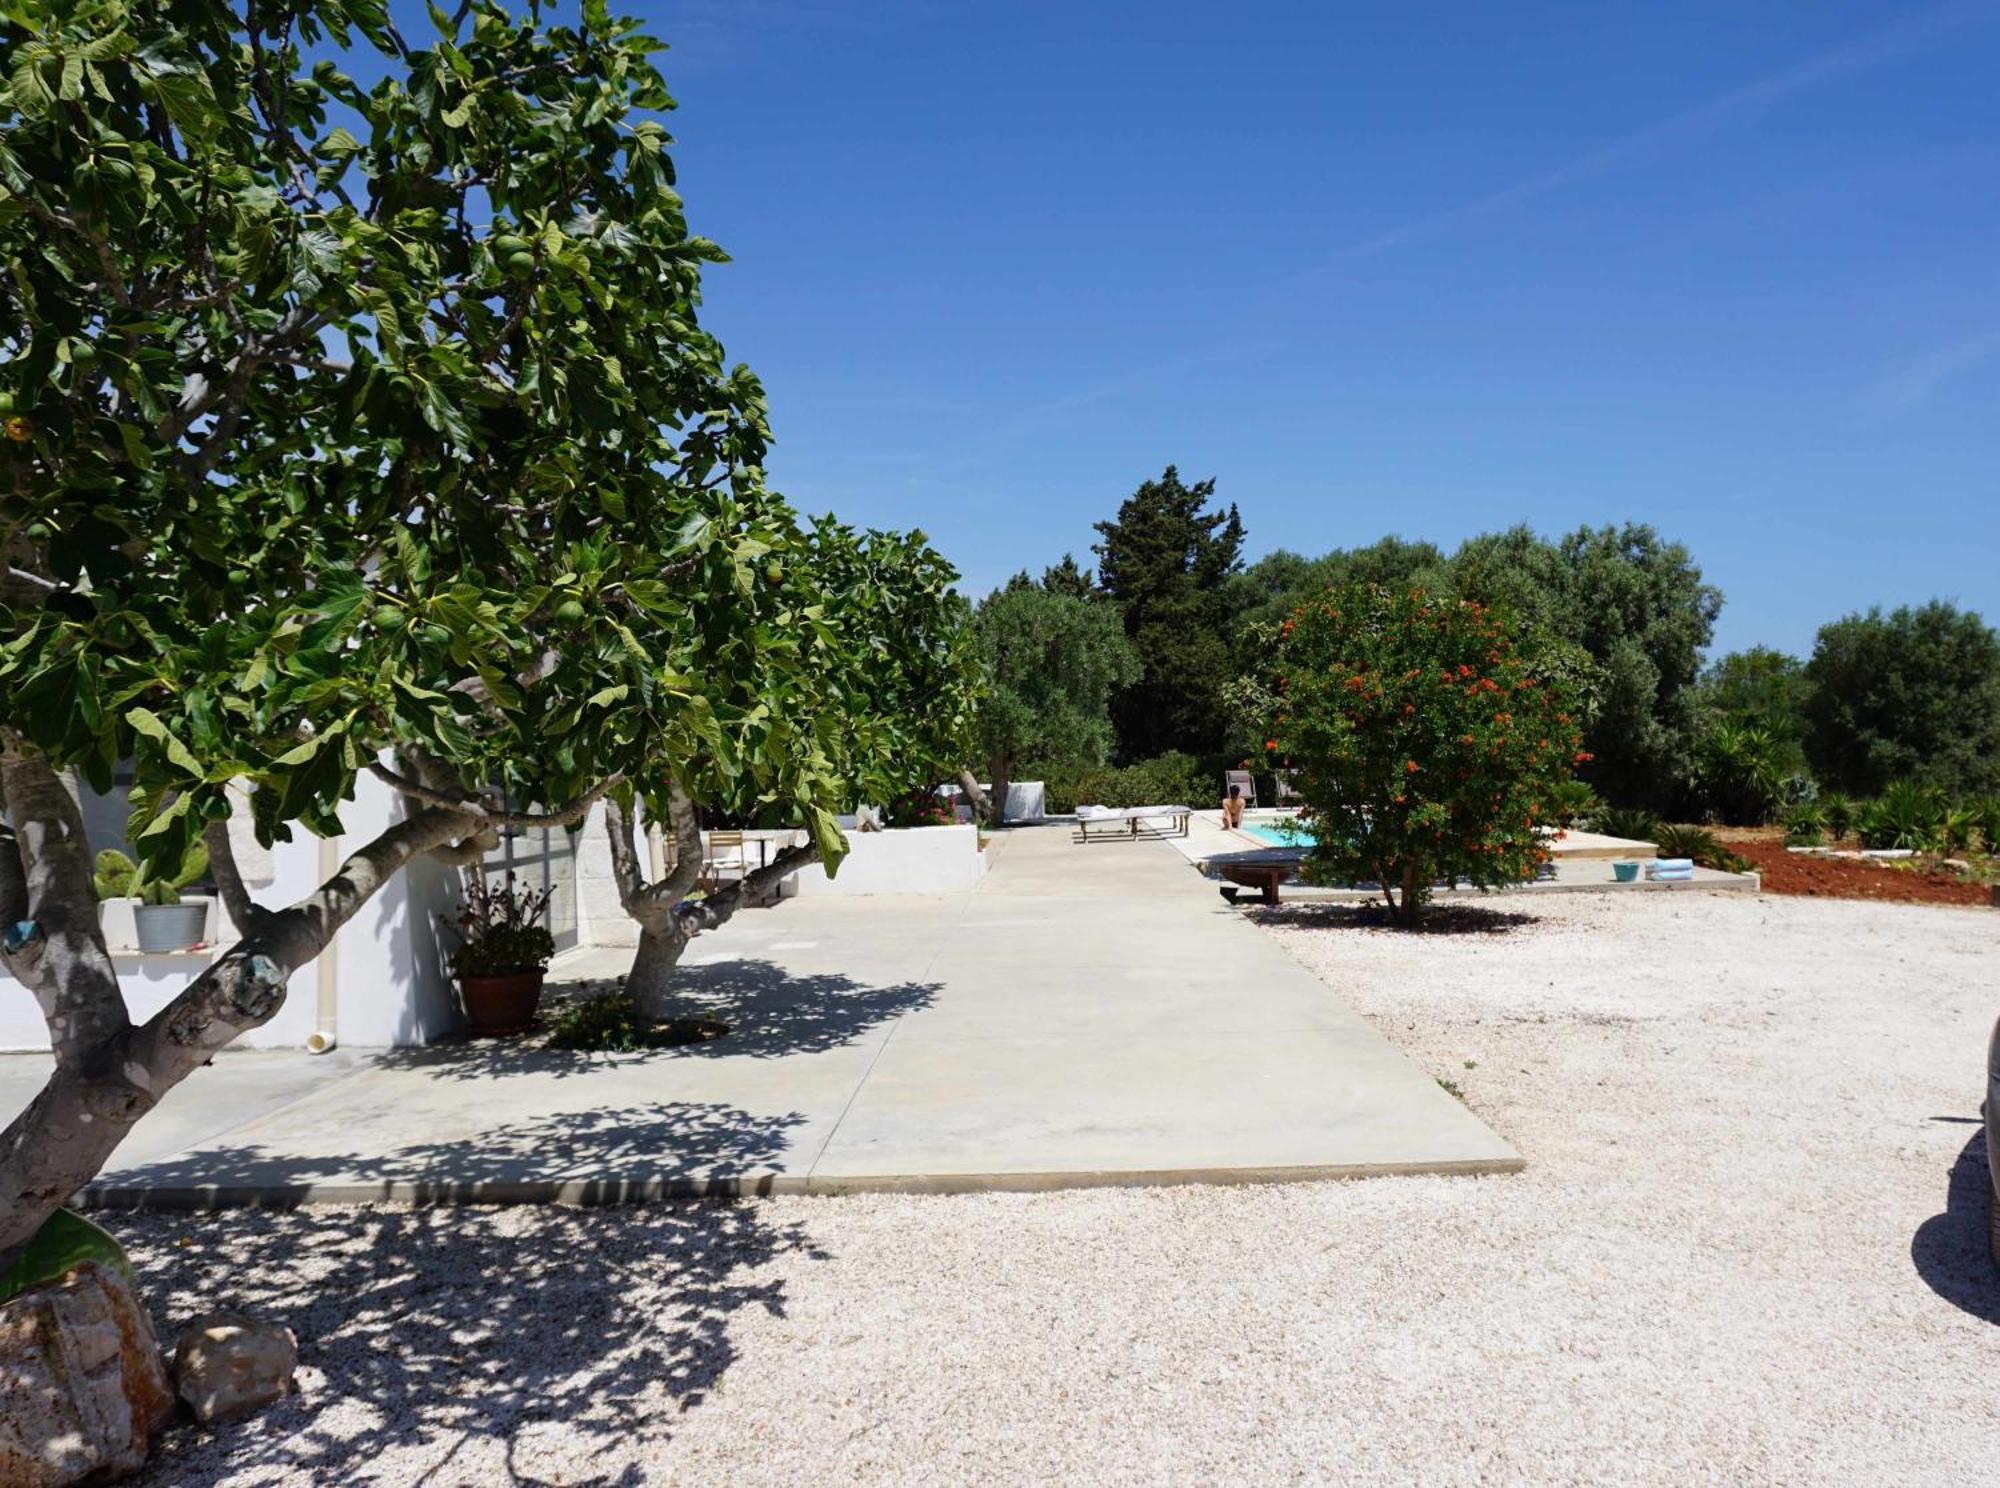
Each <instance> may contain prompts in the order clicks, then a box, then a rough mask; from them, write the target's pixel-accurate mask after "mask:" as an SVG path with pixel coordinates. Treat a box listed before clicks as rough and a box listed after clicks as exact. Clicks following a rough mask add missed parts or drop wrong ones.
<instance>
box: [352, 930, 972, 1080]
mask: <svg viewBox="0 0 2000 1488" xmlns="http://www.w3.org/2000/svg"><path fill="white" fill-rule="evenodd" d="M675 980H676V985H677V986H678V988H679V991H680V998H679V1004H680V1005H679V1007H678V1008H677V1010H676V1011H677V1013H678V1015H679V1016H682V1017H698V1018H714V1019H717V1020H719V1021H720V1022H723V1023H726V1024H728V1025H729V1032H728V1033H727V1034H725V1035H724V1036H722V1037H721V1038H718V1039H713V1040H711V1041H709V1042H706V1043H699V1044H683V1045H680V1046H679V1047H677V1048H671V1049H652V1050H646V1051H644V1052H639V1053H630V1054H594V1053H588V1052H582V1051H575V1050H567V1049H551V1048H549V1047H548V1043H547V1032H546V1030H547V1027H548V1021H549V1013H550V1010H551V1008H553V1007H555V1006H558V1005H559V1004H560V1002H561V1001H562V1000H563V999H566V998H583V997H594V996H600V995H602V994H603V993H605V992H608V991H610V990H611V989H612V987H613V985H614V983H613V982H612V981H607V980H603V979H596V980H591V981H580V982H563V983H558V982H551V983H550V984H549V990H548V994H547V996H546V997H545V999H544V1001H543V1006H542V1022H541V1026H540V1027H538V1028H537V1029H536V1030H535V1031H534V1032H532V1033H529V1034H526V1035H523V1036H522V1037H519V1038H503V1039H475V1038H468V1037H465V1036H463V1035H456V1036H453V1037H451V1038H448V1039H444V1040H440V1041H439V1042H437V1043H434V1044H424V1045H419V1046H414V1047H411V1048H406V1049H389V1050H386V1051H384V1052H383V1053H382V1054H381V1055H380V1056H379V1057H378V1060H377V1062H378V1063H379V1064H380V1066H381V1067H382V1068H384V1069H414V1070H423V1071H425V1072H426V1073H429V1074H433V1075H437V1076H440V1077H443V1078H447V1079H479V1080H483V1079H487V1078H490V1077H492V1076H495V1075H516V1074H528V1073H537V1074H545V1075H553V1076H556V1077H558V1078H560V1077H563V1076H567V1075H581V1074H587V1073H589V1072H590V1071H591V1070H592V1069H593V1068H596V1067H598V1066H599V1065H600V1064H601V1063H602V1062H603V1061H605V1060H608V1059H616V1060H619V1061H621V1062H623V1061H630V1060H642V1059H658V1060H671V1059H717V1058H728V1057H731V1056H739V1057H740V1056H747V1057H749V1058H753V1059H782V1058H784V1057H785V1056H786V1055H789V1054H820V1053H824V1052H826V1051H827V1050H829V1049H838V1048H840V1047H841V1046H843V1045H845V1044H849V1043H852V1042H853V1041H854V1040H855V1039H857V1038H859V1037H861V1035H863V1034H865V1033H867V1032H868V1031H869V1030H870V1029H872V1028H875V1027H877V1026H879V1025H881V1024H883V1023H889V1022H893V1021H894V1020H896V1019H897V1018H900V1017H902V1016H903V1014H905V1013H908V1012H914V1011H915V1010H916V1009H918V1008H923V1007H928V1006H930V1004H931V1003H932V1002H933V1001H935V1000H936V998H937V995H938V993H939V992H940V991H941V990H942V987H941V985H940V984H939V983H936V982H896V983H892V984H890V985H888V986H872V985H870V984H868V983H865V982H858V981H855V980H854V979H853V978H852V977H847V976H842V975H839V974H838V973H819V974H814V975H808V976H794V975H792V974H791V973H789V972H787V971H786V970H785V969H784V968H783V967H781V966H778V965H776V964H774V963H772V962H769V961H755V960H741V961H718V962H712V963H709V964H707V965H703V966H689V967H684V968H682V969H681V970H680V971H679V972H678V973H676V978H675Z"/></svg>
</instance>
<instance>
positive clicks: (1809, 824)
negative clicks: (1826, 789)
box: [1783, 801, 1826, 847]
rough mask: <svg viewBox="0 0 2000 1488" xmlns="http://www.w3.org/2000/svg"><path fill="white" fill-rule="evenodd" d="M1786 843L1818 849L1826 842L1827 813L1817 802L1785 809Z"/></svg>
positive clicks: (1806, 802) (1802, 803) (1804, 803)
mask: <svg viewBox="0 0 2000 1488" xmlns="http://www.w3.org/2000/svg"><path fill="white" fill-rule="evenodd" d="M1783 820H1784V823H1785V841H1786V842H1787V843H1789V844H1790V845H1791V846H1793V847H1817V846H1819V845H1820V843H1822V842H1824V841H1825V840H1826V811H1825V809H1824V808H1823V807H1821V805H1820V804H1819V802H1817V801H1805V802H1801V803H1800V804H1799V805H1796V806H1788V807H1786V808H1785V814H1784V817H1783Z"/></svg>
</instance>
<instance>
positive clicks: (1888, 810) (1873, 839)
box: [1854, 780, 1945, 852]
mask: <svg viewBox="0 0 2000 1488" xmlns="http://www.w3.org/2000/svg"><path fill="white" fill-rule="evenodd" d="M1944 814H1945V802H1944V798H1943V797H1942V796H1941V795H1939V794H1938V792H1936V791H1935V790H1932V789H1931V788H1930V787H1929V786H1925V785H1919V784H1918V783H1917V782H1916V781H1914V780H1898V781H1897V782H1895V784H1893V785H1891V786H1890V787H1889V788H1888V789H1887V790H1885V791H1883V792H1882V794H1881V795H1879V796H1877V797H1876V798H1875V799H1874V800H1872V801H1869V802H1868V803H1866V804H1865V805H1863V806H1862V807H1861V808H1860V810H1859V811H1858V812H1856V814H1855V823H1854V825H1855V830H1856V831H1858V832H1859V833H1860V834H1861V845H1862V846H1863V847H1872V848H1901V849H1905V850H1907V851H1910V852H1928V851H1930V850H1931V849H1932V848H1933V847H1935V846H1936V845H1937V843H1938V841H1939V838H1940V835H1941V831H1942V828H1943V826H1944Z"/></svg>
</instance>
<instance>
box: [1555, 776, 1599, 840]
mask: <svg viewBox="0 0 2000 1488" xmlns="http://www.w3.org/2000/svg"><path fill="white" fill-rule="evenodd" d="M1549 807H1550V809H1549V820H1550V823H1551V825H1553V826H1558V827H1575V826H1581V825H1584V824H1587V823H1590V822H1594V821H1596V820H1597V818H1598V817H1600V816H1602V815H1603V814H1604V812H1605V810H1606V807H1605V805H1604V801H1603V798H1601V797H1600V796H1599V795H1598V794H1597V792H1596V791H1594V790H1592V789H1591V788H1590V783H1589V782H1588V781H1584V780H1565V781H1564V782H1563V783H1562V784H1561V785H1559V786H1557V787H1556V788H1555V789H1554V790H1553V791H1551V792H1550V793H1549ZM1593 830H1595V829H1593Z"/></svg>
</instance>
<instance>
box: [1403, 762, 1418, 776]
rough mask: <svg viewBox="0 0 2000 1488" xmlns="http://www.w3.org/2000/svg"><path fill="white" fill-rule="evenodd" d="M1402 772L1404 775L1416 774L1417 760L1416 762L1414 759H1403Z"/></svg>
mask: <svg viewBox="0 0 2000 1488" xmlns="http://www.w3.org/2000/svg"><path fill="white" fill-rule="evenodd" d="M1403 773H1404V774H1405V775H1414V774H1416V773H1417V762H1416V761H1415V760H1404V761H1403Z"/></svg>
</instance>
